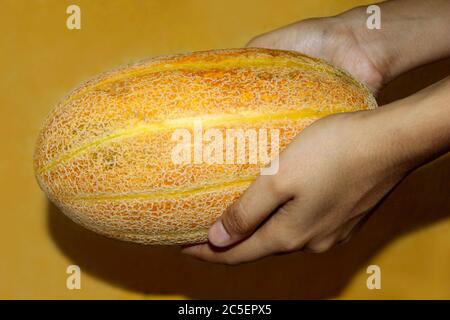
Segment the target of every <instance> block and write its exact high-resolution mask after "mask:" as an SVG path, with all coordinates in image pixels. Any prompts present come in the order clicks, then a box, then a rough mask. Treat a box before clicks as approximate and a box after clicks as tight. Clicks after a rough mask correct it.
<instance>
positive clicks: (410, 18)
mask: <svg viewBox="0 0 450 320" xmlns="http://www.w3.org/2000/svg"><path fill="white" fill-rule="evenodd" d="M378 6H379V7H380V8H381V9H380V11H381V17H382V18H381V29H379V30H377V29H368V28H367V27H366V19H367V18H368V16H369V15H368V14H367V13H366V7H357V8H354V9H351V10H349V11H346V12H344V13H341V14H339V15H336V16H332V17H325V18H313V19H307V20H303V21H300V22H297V23H294V24H291V25H288V26H285V27H282V28H280V29H277V30H275V31H272V32H268V33H266V34H263V35H260V36H257V37H256V38H254V39H252V40H251V41H250V42H249V43H248V44H247V46H250V47H263V48H272V49H282V50H294V51H299V52H301V53H305V54H308V55H311V56H314V57H318V58H322V59H324V60H326V61H328V62H330V63H331V64H333V65H336V66H338V67H341V68H342V69H344V70H346V71H348V72H349V73H350V74H352V75H353V76H354V77H355V78H357V79H358V80H359V81H361V82H362V83H365V84H366V85H367V86H368V87H369V88H370V89H371V90H372V91H373V92H374V93H376V92H377V91H378V90H379V89H381V87H382V86H383V85H384V84H386V83H387V82H389V81H390V80H392V79H393V78H395V77H396V76H398V75H399V74H401V73H403V72H405V71H407V70H410V69H412V68H414V67H417V66H420V65H423V64H425V63H428V62H431V61H435V60H438V59H441V58H444V57H446V56H448V55H450V37H448V34H449V32H450V23H449V21H450V1H449V0H434V1H423V0H409V1H407V2H406V1H399V0H397V1H386V2H383V3H379V4H378Z"/></svg>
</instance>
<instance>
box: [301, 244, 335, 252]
mask: <svg viewBox="0 0 450 320" xmlns="http://www.w3.org/2000/svg"><path fill="white" fill-rule="evenodd" d="M332 246H333V242H331V241H319V242H316V243H310V244H308V245H307V249H308V250H309V251H311V252H313V253H323V252H325V251H328V250H330V249H331V247H332Z"/></svg>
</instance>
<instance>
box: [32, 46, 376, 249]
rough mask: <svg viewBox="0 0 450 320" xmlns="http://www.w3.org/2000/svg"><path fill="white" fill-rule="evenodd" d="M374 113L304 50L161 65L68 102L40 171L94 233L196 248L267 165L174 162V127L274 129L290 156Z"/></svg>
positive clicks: (52, 127)
mask: <svg viewBox="0 0 450 320" xmlns="http://www.w3.org/2000/svg"><path fill="white" fill-rule="evenodd" d="M376 106H377V105H376V101H375V99H374V98H373V96H372V94H371V93H370V91H369V90H368V89H367V88H366V87H365V86H364V85H362V84H361V83H359V82H358V81H356V80H355V79H353V78H352V77H351V76H350V75H348V74H347V73H345V72H344V71H342V70H339V69H337V68H335V67H333V66H331V65H329V64H327V63H325V62H323V61H321V60H318V59H315V58H311V57H308V56H306V55H302V54H300V53H295V52H290V51H280V50H268V49H256V48H251V49H229V50H213V51H204V52H195V53H190V54H182V55H174V56H166V57H157V58H153V59H149V60H146V61H142V62H139V63H137V64H134V65H130V66H125V67H122V68H119V69H117V70H114V71H110V72H107V73H105V74H103V75H100V76H98V77H96V78H94V79H92V80H90V81H88V82H86V83H85V84H83V85H81V86H80V87H78V88H77V89H75V90H74V91H72V92H71V93H70V94H69V95H68V96H67V97H65V98H64V99H63V100H62V101H61V102H60V103H59V104H58V105H57V106H56V107H55V108H54V109H53V110H52V111H51V113H50V114H49V116H48V117H47V119H46V120H45V122H44V125H43V128H42V130H41V132H40V134H39V137H38V141H37V145H36V150H35V157H34V168H35V173H36V177H37V180H38V183H39V185H40V187H41V188H42V190H43V191H44V192H45V193H46V194H47V196H48V197H49V199H50V200H51V201H52V202H54V203H55V204H56V205H57V206H58V207H59V208H60V209H61V210H62V211H63V212H64V213H65V214H66V215H67V216H68V217H70V218H71V219H72V220H74V221H75V222H77V223H79V224H81V225H83V226H84V227H86V228H88V229H90V230H93V231H95V232H98V233H100V234H103V235H105V236H108V237H112V238H116V239H120V240H126V241H133V242H138V243H143V244H163V245H167V244H189V243H198V242H203V241H206V240H207V232H208V228H209V227H210V225H211V224H212V223H213V222H214V221H215V220H216V219H217V217H218V216H220V215H221V214H222V213H223V211H224V210H225V209H226V207H227V206H229V205H230V204H231V203H232V202H233V201H234V200H236V199H237V198H238V197H239V195H240V194H242V192H244V191H245V189H246V188H247V187H248V186H249V184H250V183H251V182H252V181H253V180H254V179H255V177H256V176H257V175H258V174H259V172H260V168H261V167H262V166H264V165H265V164H266V163H262V162H258V163H257V164H248V163H244V164H205V163H198V164H189V165H185V164H182V165H180V164H174V162H173V161H172V158H171V155H172V150H173V147H174V144H175V142H173V141H171V135H172V133H173V131H174V130H176V129H178V128H187V129H188V130H190V131H191V132H192V125H191V124H192V123H193V121H194V120H198V119H200V120H201V121H202V124H203V125H204V127H205V128H209V127H211V128H216V129H218V130H220V131H221V132H223V133H224V135H225V130H226V129H230V128H235V129H236V128H237V129H243V130H246V129H255V130H258V129H261V128H263V129H267V130H270V129H277V130H279V132H280V150H283V149H284V148H285V147H286V146H287V144H288V143H289V142H290V141H291V140H292V139H293V138H294V137H295V136H296V135H297V134H298V133H299V132H301V131H302V130H303V129H304V128H305V127H306V126H308V125H310V124H311V123H312V122H314V121H316V120H317V119H319V118H322V117H324V116H326V115H330V114H333V113H338V112H353V111H358V110H367V109H373V108H375V107H376ZM246 151H247V152H249V150H248V146H246ZM224 152H225V151H224Z"/></svg>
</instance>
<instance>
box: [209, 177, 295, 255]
mask: <svg viewBox="0 0 450 320" xmlns="http://www.w3.org/2000/svg"><path fill="white" fill-rule="evenodd" d="M274 177H276V176H259V177H258V178H257V179H256V180H255V181H254V182H253V183H252V184H251V185H250V187H249V188H248V189H247V190H246V191H245V192H244V194H243V195H242V196H241V197H240V198H239V199H238V200H236V201H235V202H234V203H233V204H232V205H231V206H230V207H229V208H228V209H227V210H226V211H225V213H224V214H223V215H222V216H221V217H220V218H219V219H218V220H217V221H216V222H215V223H214V224H213V226H212V227H211V229H210V231H209V234H208V239H209V241H210V243H211V244H213V245H214V246H217V247H225V246H229V245H231V244H233V243H237V242H239V241H241V240H242V239H244V238H246V237H248V236H249V235H250V234H252V233H253V231H254V230H255V229H256V228H257V227H258V226H259V225H260V224H261V222H263V221H264V220H265V219H266V218H267V217H268V216H269V215H270V214H271V213H272V212H273V211H274V210H275V209H276V208H277V207H278V206H280V205H281V204H283V203H284V202H286V201H287V200H289V197H290V194H289V193H288V192H286V191H285V190H284V187H283V186H282V179H280V177H278V178H277V179H275V178H274ZM280 180H281V181H280Z"/></svg>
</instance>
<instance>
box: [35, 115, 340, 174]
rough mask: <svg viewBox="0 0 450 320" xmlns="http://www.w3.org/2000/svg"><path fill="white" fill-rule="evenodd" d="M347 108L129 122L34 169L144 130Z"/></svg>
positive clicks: (292, 117) (292, 118)
mask: <svg viewBox="0 0 450 320" xmlns="http://www.w3.org/2000/svg"><path fill="white" fill-rule="evenodd" d="M346 111H348V110H347V109H343V108H337V107H336V108H334V110H330V109H328V110H326V111H318V110H314V109H303V110H296V111H287V112H280V113H270V114H261V113H256V112H253V113H251V112H248V113H241V114H222V115H209V116H203V117H187V118H178V119H168V120H162V121H159V122H151V123H146V122H139V123H137V124H135V125H132V126H130V127H128V128H124V129H119V130H117V131H114V132H112V133H109V134H107V135H105V136H102V137H99V138H97V139H95V140H93V141H90V142H86V143H84V144H82V145H81V146H79V147H77V148H75V149H73V150H71V151H68V152H67V153H65V154H63V155H61V156H59V157H57V158H56V159H53V160H50V161H49V162H48V164H47V165H46V166H44V167H42V168H40V169H39V170H38V173H41V174H42V173H45V172H47V171H49V170H51V169H52V168H54V167H56V166H57V165H58V164H61V163H63V162H65V161H69V160H70V159H72V158H74V157H76V156H78V155H80V154H82V153H83V152H85V151H87V150H89V149H92V148H95V147H97V146H99V145H102V144H104V143H107V142H110V141H113V140H117V139H123V138H128V137H133V136H137V135H140V134H144V133H150V132H155V131H156V132H157V131H162V130H172V129H178V128H192V127H193V125H194V121H196V120H200V121H201V124H202V127H203V128H211V127H218V126H224V125H231V124H233V125H236V124H239V123H252V124H253V123H259V122H263V121H277V120H290V121H295V120H299V119H302V118H319V117H324V116H327V115H329V114H331V113H336V112H346Z"/></svg>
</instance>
